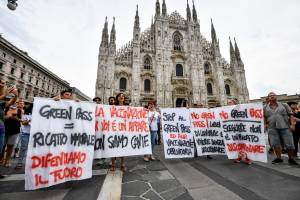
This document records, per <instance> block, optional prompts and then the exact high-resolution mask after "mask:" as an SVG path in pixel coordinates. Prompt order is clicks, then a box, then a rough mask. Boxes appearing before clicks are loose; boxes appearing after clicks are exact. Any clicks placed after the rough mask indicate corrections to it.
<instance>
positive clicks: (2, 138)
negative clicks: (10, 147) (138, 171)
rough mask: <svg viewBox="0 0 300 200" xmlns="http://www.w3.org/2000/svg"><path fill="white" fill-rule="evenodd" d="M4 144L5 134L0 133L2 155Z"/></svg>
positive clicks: (0, 151)
mask: <svg viewBox="0 0 300 200" xmlns="http://www.w3.org/2000/svg"><path fill="white" fill-rule="evenodd" d="M4 143H5V134H4V133H0V154H1V153H2V150H3V146H4Z"/></svg>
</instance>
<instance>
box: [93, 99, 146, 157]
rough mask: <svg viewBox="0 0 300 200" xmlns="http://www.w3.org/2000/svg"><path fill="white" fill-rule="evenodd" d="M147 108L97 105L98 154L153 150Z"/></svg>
mask: <svg viewBox="0 0 300 200" xmlns="http://www.w3.org/2000/svg"><path fill="white" fill-rule="evenodd" d="M150 137H151V136H150V131H149V124H148V118H147V110H146V109H144V108H142V107H130V106H109V105H97V108H96V142H95V155H94V156H95V158H108V157H120V156H132V155H144V154H152V150H151V138H150Z"/></svg>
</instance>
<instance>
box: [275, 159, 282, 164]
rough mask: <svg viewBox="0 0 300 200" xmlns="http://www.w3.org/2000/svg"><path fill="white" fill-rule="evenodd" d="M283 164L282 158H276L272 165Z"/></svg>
mask: <svg viewBox="0 0 300 200" xmlns="http://www.w3.org/2000/svg"><path fill="white" fill-rule="evenodd" d="M280 163H283V160H282V159H281V158H276V159H274V160H273V161H272V164H280Z"/></svg>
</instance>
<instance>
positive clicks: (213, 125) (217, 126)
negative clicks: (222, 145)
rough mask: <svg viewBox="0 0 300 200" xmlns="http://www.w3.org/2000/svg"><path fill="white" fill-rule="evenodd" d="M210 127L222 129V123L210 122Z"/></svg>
mask: <svg viewBox="0 0 300 200" xmlns="http://www.w3.org/2000/svg"><path fill="white" fill-rule="evenodd" d="M209 127H214V128H221V122H220V121H217V122H212V121H210V122H209Z"/></svg>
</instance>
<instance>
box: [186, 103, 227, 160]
mask: <svg viewBox="0 0 300 200" xmlns="http://www.w3.org/2000/svg"><path fill="white" fill-rule="evenodd" d="M189 110H190V120H191V130H192V132H193V133H194V138H195V143H196V148H197V154H198V156H203V155H217V154H221V155H224V154H226V151H225V145H224V140H223V134H222V127H221V118H220V116H219V115H216V113H215V112H214V110H213V109H207V108H191V109H189Z"/></svg>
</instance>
